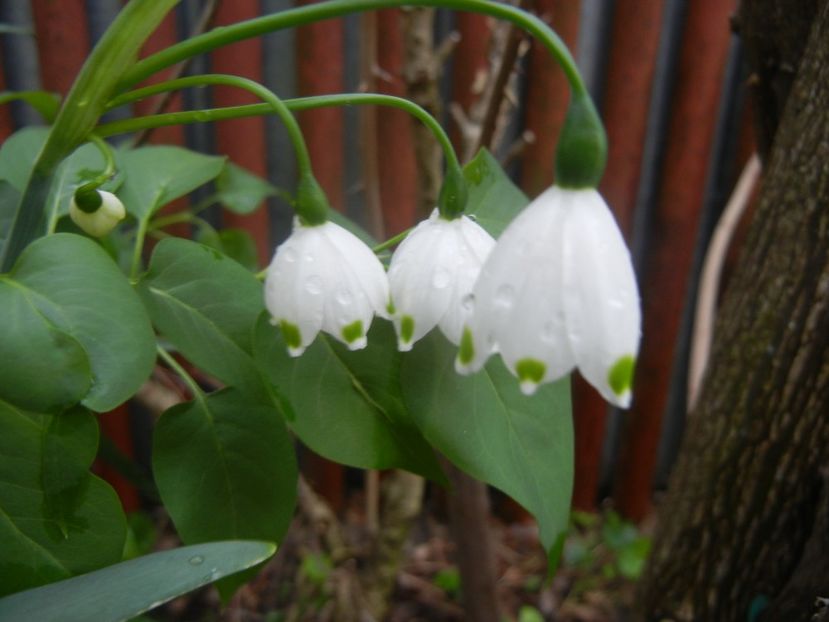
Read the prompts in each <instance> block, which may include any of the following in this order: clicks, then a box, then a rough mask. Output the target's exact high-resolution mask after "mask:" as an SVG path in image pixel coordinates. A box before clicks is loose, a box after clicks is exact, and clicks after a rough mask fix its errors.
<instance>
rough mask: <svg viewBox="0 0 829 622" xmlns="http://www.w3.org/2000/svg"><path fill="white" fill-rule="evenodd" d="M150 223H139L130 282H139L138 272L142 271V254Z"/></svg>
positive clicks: (143, 220) (144, 221)
mask: <svg viewBox="0 0 829 622" xmlns="http://www.w3.org/2000/svg"><path fill="white" fill-rule="evenodd" d="M148 224H149V221H147V220H145V219H143V218H142V219H141V220H139V221H138V229H137V230H136V232H135V246H133V249H132V264H131V265H130V281H132V282H133V283H134V282H135V281H137V280H138V271H139V270H140V269H141V252H142V251H143V250H144V238H145V237H146V235H147V226H148Z"/></svg>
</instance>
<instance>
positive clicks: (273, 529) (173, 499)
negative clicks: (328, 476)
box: [153, 389, 297, 591]
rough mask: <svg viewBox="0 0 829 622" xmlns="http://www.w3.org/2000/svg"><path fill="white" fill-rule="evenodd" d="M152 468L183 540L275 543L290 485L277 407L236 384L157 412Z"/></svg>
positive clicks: (283, 526)
mask: <svg viewBox="0 0 829 622" xmlns="http://www.w3.org/2000/svg"><path fill="white" fill-rule="evenodd" d="M153 472H154V474H155V479H156V483H157V484H158V490H159V492H160V493H161V498H162V500H163V501H164V506H165V507H166V508H167V511H168V512H169V513H170V516H171V517H172V519H173V522H174V523H175V525H176V529H177V530H178V533H179V535H180V536H181V538H182V540H183V541H184V542H185V543H188V544H196V543H198V542H207V541H210V540H223V539H266V540H269V541H274V542H280V541H281V540H282V537H283V536H284V535H285V532H286V531H287V530H288V525H289V524H290V522H291V517H292V516H293V512H294V506H295V505H296V488H297V466H296V459H295V456H294V449H293V444H292V441H291V437H290V435H289V434H288V431H287V429H286V428H285V423H284V421H283V420H282V417H281V416H280V414H279V412H278V411H277V410H276V408H274V407H272V406H265V405H261V404H256V403H253V402H251V401H250V400H247V399H246V398H245V396H244V395H243V394H241V393H240V392H239V391H237V390H235V389H224V390H222V391H219V392H217V393H213V394H211V395H209V396H207V397H202V398H201V399H196V400H195V401H193V402H188V403H185V404H179V405H177V406H173V407H172V408H170V409H169V410H167V411H166V412H165V413H164V414H163V415H162V416H161V418H160V419H159V421H158V424H157V425H156V429H155V433H154V439H153ZM227 587H230V586H227ZM236 587H237V585H233V586H232V589H235V588H236ZM231 591H232V590H231Z"/></svg>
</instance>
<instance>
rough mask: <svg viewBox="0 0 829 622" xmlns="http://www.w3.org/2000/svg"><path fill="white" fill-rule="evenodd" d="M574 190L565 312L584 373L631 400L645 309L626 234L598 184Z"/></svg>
mask: <svg viewBox="0 0 829 622" xmlns="http://www.w3.org/2000/svg"><path fill="white" fill-rule="evenodd" d="M567 192H570V193H571V194H573V195H574V197H573V203H574V205H573V206H572V210H571V211H570V213H569V214H568V215H567V217H566V221H565V232H564V253H563V256H564V259H563V262H564V289H563V297H564V313H565V319H566V322H567V334H568V338H569V340H570V344H571V347H572V349H573V352H574V353H575V356H576V361H577V364H578V367H579V370H580V371H581V373H582V375H583V376H584V377H585V378H586V379H587V380H588V381H589V382H590V383H591V384H592V385H593V386H594V387H596V389H597V390H598V391H599V392H600V393H601V394H602V396H603V397H604V398H605V399H606V400H607V401H608V402H610V403H612V404H615V405H617V406H620V407H622V408H626V407H628V406H629V405H630V400H631V384H632V380H633V366H634V362H635V359H636V355H637V353H638V351H639V338H640V332H641V327H640V325H641V311H640V308H639V293H638V289H637V286H636V277H635V275H634V271H633V266H632V263H631V259H630V253H629V252H628V250H627V247H626V246H625V242H624V239H623V238H622V234H621V232H620V231H619V228H618V227H617V225H616V221H615V220H614V219H613V215H612V214H611V212H610V209H609V208H608V207H607V204H606V203H605V202H604V200H603V199H602V198H601V196H600V195H599V193H598V192H596V191H595V190H579V191H567Z"/></svg>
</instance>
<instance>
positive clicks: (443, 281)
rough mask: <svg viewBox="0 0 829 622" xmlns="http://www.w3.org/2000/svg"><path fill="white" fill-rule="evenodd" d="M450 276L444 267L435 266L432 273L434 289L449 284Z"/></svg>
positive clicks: (442, 287)
mask: <svg viewBox="0 0 829 622" xmlns="http://www.w3.org/2000/svg"><path fill="white" fill-rule="evenodd" d="M450 280H451V277H450V275H449V272H448V271H447V270H446V269H445V268H436V269H435V273H434V274H433V275H432V287H434V288H435V289H444V288H445V287H447V286H448V285H449V281H450Z"/></svg>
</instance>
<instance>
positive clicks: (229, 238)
mask: <svg viewBox="0 0 829 622" xmlns="http://www.w3.org/2000/svg"><path fill="white" fill-rule="evenodd" d="M196 241H198V242H200V243H201V244H204V245H205V246H209V247H210V248H215V249H216V250H217V251H219V252H220V253H222V254H224V255H227V256H228V257H230V258H231V259H234V260H236V261H237V262H239V263H240V264H242V265H243V266H244V267H245V268H247V269H248V270H256V269H257V268H258V264H259V258H258V257H257V254H256V242H254V241H253V238H252V237H251V235H250V233H248V232H247V231H245V230H244V229H222V230H221V231H216V230H215V229H212V228H211V229H208V228H207V227H201V228H200V229H199V232H198V235H197V237H196Z"/></svg>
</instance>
